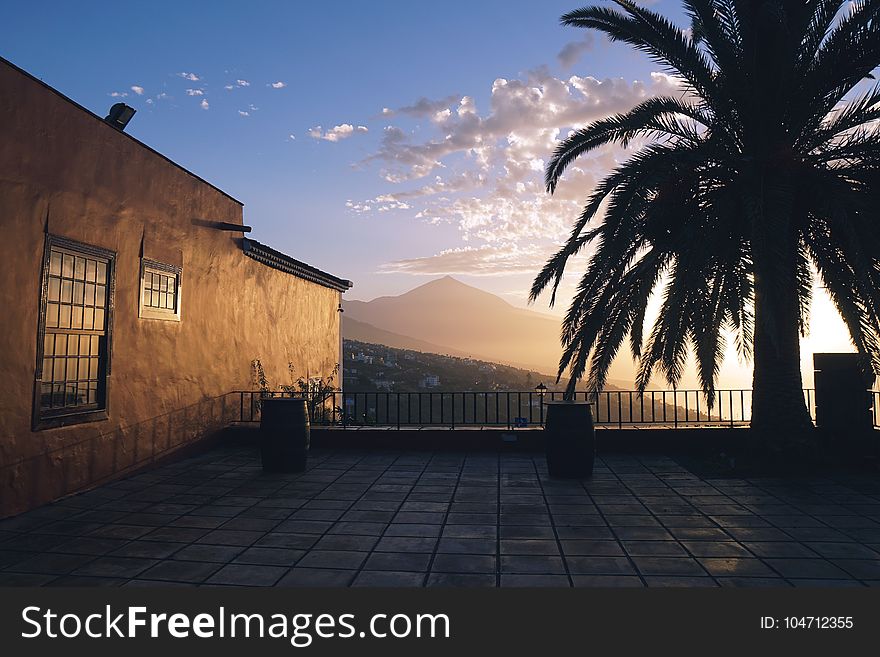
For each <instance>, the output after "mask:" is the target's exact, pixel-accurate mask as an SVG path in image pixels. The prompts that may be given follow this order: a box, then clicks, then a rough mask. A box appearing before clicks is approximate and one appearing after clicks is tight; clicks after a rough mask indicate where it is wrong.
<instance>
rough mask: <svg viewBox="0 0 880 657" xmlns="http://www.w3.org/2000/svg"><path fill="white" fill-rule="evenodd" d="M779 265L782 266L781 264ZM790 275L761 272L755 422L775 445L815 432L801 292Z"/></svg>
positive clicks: (788, 445)
mask: <svg viewBox="0 0 880 657" xmlns="http://www.w3.org/2000/svg"><path fill="white" fill-rule="evenodd" d="M777 271H778V270H777ZM791 272H792V276H791V280H789V281H784V282H783V281H774V282H773V283H774V284H772V285H771V284H769V283H768V280H772V278H773V277H768V276H761V275H758V274H757V273H756V276H755V335H754V366H755V369H754V378H753V384H752V420H751V428H752V430H753V431H754V432H755V433H756V434H757V436H756V437H757V438H758V439H759V440H760V441H761V442H763V443H764V444H765V445H766V446H767V447H769V448H771V449H773V450H774V451H788V450H790V449H792V448H795V449H800V448H802V447H805V446H807V445H809V444H810V443H811V441H812V438H813V431H812V430H813V423H812V420H811V418H810V413H809V410H808V409H807V404H806V401H805V399H804V391H803V383H802V380H801V366H800V334H799V330H798V314H799V306H798V298H797V292H796V289H797V288H796V285H795V281H794V269H793V268H792V269H791Z"/></svg>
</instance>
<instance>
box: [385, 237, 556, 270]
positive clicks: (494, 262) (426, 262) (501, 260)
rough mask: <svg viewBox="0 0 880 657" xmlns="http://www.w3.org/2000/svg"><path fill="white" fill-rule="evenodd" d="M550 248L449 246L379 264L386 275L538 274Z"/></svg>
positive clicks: (507, 245) (504, 245)
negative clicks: (419, 255) (413, 256)
mask: <svg viewBox="0 0 880 657" xmlns="http://www.w3.org/2000/svg"><path fill="white" fill-rule="evenodd" d="M549 254H550V252H549V250H546V249H542V248H539V247H537V246H518V245H516V244H512V243H510V244H499V245H488V244H485V245H482V246H479V247H472V246H465V247H459V248H452V249H445V250H443V251H440V252H439V253H437V254H435V255H430V256H425V257H421V258H408V259H406V260H395V261H394V262H389V263H386V264H384V265H382V266H380V267H379V273H382V274H415V275H420V276H438V275H443V274H460V275H468V276H501V275H507V274H519V273H534V272H535V271H537V270H538V269H540V268H541V266H543V264H544V262H546V260H547V257H548V255H549Z"/></svg>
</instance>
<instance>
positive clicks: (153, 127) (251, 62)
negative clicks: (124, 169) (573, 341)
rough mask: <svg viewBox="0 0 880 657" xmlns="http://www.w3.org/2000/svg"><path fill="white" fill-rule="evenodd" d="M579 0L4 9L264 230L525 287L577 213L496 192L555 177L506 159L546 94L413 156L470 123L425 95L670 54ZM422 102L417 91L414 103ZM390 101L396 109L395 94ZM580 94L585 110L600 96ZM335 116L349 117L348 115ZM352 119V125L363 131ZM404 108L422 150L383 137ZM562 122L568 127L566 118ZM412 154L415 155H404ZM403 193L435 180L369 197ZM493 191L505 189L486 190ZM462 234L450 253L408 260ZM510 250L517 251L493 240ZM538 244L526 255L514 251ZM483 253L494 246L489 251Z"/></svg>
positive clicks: (477, 102)
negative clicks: (639, 48)
mask: <svg viewBox="0 0 880 657" xmlns="http://www.w3.org/2000/svg"><path fill="white" fill-rule="evenodd" d="M664 4H670V5H671V8H672V11H673V12H677V11H678V10H677V7H678V3H676V2H672V3H662V2H661V3H654V5H655V6H656V7H659V8H661V9H664V10H665V9H669V8H664ZM576 6H578V5H577V4H576V3H572V2H555V1H554V2H519V3H517V2H498V1H492V2H486V1H481V2H473V1H470V2H457V1H452V2H445V3H442V5H437V4H433V3H430V4H429V3H419V2H373V3H362V2H340V3H334V4H333V5H332V9H331V8H329V6H326V5H325V6H320V5H319V4H318V3H303V2H248V3H241V2H210V3H208V2H199V3H197V2H150V3H116V4H114V5H112V6H111V5H108V4H107V3H106V2H76V3H69V2H44V3H14V4H10V5H9V6H7V7H6V8H5V10H4V21H3V22H2V23H0V44H2V46H0V54H2V55H3V56H4V57H6V58H7V59H9V60H10V61H12V62H14V63H15V64H17V65H19V66H21V67H22V68H24V69H26V70H27V71H29V72H30V73H32V74H34V75H36V76H37V77H39V78H41V79H43V80H44V81H46V82H47V83H49V84H50V85H52V86H54V87H56V88H57V89H59V90H60V91H61V92H62V93H65V94H67V95H68V96H70V97H71V98H73V99H74V100H76V101H77V102H79V103H81V104H83V105H85V106H86V107H88V108H90V109H92V110H93V111H95V112H96V113H99V114H100V113H103V112H104V111H106V109H107V108H108V107H109V106H110V105H111V104H112V103H113V102H116V101H117V100H124V101H125V102H127V103H129V104H131V105H132V106H134V107H135V108H137V109H138V114H137V116H136V117H135V118H134V119H133V121H132V123H131V124H130V126H129V128H128V130H129V132H130V133H131V134H133V135H134V136H136V137H138V138H139V139H141V140H143V141H144V142H146V143H147V144H149V145H151V146H153V147H154V148H156V149H157V150H159V151H160V152H162V153H164V154H166V155H168V156H169V157H170V158H172V159H173V160H175V161H177V162H179V163H180V164H182V165H183V166H185V167H187V168H189V169H191V170H192V171H194V172H195V173H197V174H199V175H201V176H202V177H204V178H206V179H207V180H209V181H211V182H213V183H214V184H216V185H218V186H219V187H221V188H222V189H224V190H226V191H227V192H229V193H230V194H231V195H233V196H235V197H236V198H238V199H240V200H242V201H243V202H244V203H245V221H246V223H248V224H250V225H253V226H254V229H255V230H254V236H255V237H256V238H258V239H261V240H264V241H266V242H269V243H270V244H272V245H273V246H275V247H276V248H278V249H280V250H283V251H286V252H288V253H290V254H291V255H294V256H295V257H299V258H301V259H303V260H306V261H308V262H310V263H314V264H315V265H317V266H320V267H323V268H325V269H328V270H330V271H332V272H334V273H338V274H340V275H343V276H347V277H349V278H351V279H352V280H354V281H355V283H356V287H355V288H354V290H352V292H351V293H350V294H351V296H352V297H354V298H372V297H374V296H377V295H380V294H388V293H397V292H400V291H402V290H405V289H408V288H410V287H413V286H414V285H416V284H418V283H420V282H423V281H424V280H428V279H429V278H430V277H431V276H433V275H434V274H435V273H452V274H453V275H456V276H458V277H460V278H462V279H463V280H466V281H469V282H472V283H475V284H477V285H479V286H481V287H484V288H487V289H490V290H492V291H494V292H497V293H500V294H504V295H505V298H507V299H508V300H509V301H511V302H513V303H516V304H518V305H521V304H523V303H524V297H523V292H524V290H525V289H526V287H527V285H528V282H529V279H530V277H531V272H532V269H533V267H532V268H530V264H531V263H536V262H537V261H538V260H540V258H541V257H543V255H545V254H546V253H547V252H549V249H550V248H551V246H552V244H554V243H555V242H557V241H558V240H557V239H554V238H557V237H559V228H560V224H561V223H562V222H563V217H562V216H555V215H554V217H553V218H552V223H553V224H554V226H553V228H552V229H551V230H549V231H548V234H547V235H544V236H540V235H535V232H536V231H535V230H525V231H523V230H520V226H519V224H521V223H534V222H535V218H534V216H532V217H531V218H528V217H527V218H519V217H516V216H514V217H509V216H507V214H509V213H510V204H511V203H515V202H516V199H517V198H522V197H525V198H528V199H532V198H535V197H538V196H543V192H540V190H538V189H537V187H536V185H535V184H532V185H530V186H531V187H534V188H535V189H530V190H525V191H521V192H520V194H519V197H518V196H517V194H516V190H515V189H514V190H513V191H509V190H495V191H494V192H493V189H494V187H495V186H496V185H497V184H499V181H501V182H502V183H504V181H505V180H507V182H508V183H509V184H510V185H511V186H513V187H514V188H515V186H516V183H517V182H520V183H522V182H529V183H537V182H539V181H540V172H539V171H537V170H535V171H531V172H530V174H529V176H528V179H525V178H523V176H522V175H508V172H507V171H506V170H505V168H504V160H505V157H504V152H503V151H504V149H505V148H506V147H507V145H506V143H505V142H506V137H507V136H508V132H509V134H512V135H516V134H518V132H521V131H524V132H526V133H528V130H523V129H524V128H526V127H527V125H528V122H529V116H528V114H529V108H528V107H525V108H520V111H519V114H517V115H516V116H511V117H509V119H508V121H507V123H508V124H509V125H506V126H504V127H503V128H502V129H501V130H500V131H499V130H494V131H493V129H491V128H486V129H482V128H480V127H476V128H474V127H471V129H465V128H462V127H461V126H459V132H462V131H464V132H465V133H466V136H465V138H464V145H463V146H462V148H460V149H458V150H453V151H452V152H450V153H448V154H443V155H442V157H438V158H437V159H436V162H437V163H438V166H436V167H433V168H431V170H430V171H429V172H428V173H424V167H423V168H422V169H417V173H415V174H414V173H413V167H418V164H413V163H412V162H409V161H408V160H406V158H417V157H420V154H419V152H418V151H419V149H418V147H419V146H427V145H429V144H432V143H437V142H442V141H443V140H444V139H445V138H446V136H447V135H448V134H450V133H452V132H454V131H455V130H456V126H449V127H447V126H443V125H440V124H439V123H438V122H437V121H434V120H432V116H430V115H428V114H425V113H422V114H418V113H417V112H416V111H415V108H414V107H413V106H415V105H416V104H417V103H418V101H419V100H420V99H429V100H431V101H445V107H446V108H447V109H449V110H450V111H451V112H452V113H453V118H455V117H456V116H457V111H458V109H459V108H460V101H461V99H462V98H464V97H465V96H467V97H469V98H471V99H472V100H473V106H474V107H475V108H476V113H475V115H476V116H478V117H480V118H481V119H491V117H492V115H493V113H494V112H495V111H497V112H503V111H504V105H503V104H504V103H507V104H508V106H509V105H512V104H515V103H516V99H515V98H500V97H498V98H496V99H495V100H496V102H497V103H498V105H499V107H498V108H497V110H493V107H492V106H490V103H491V102H492V101H493V96H497V94H493V84H494V83H495V81H496V80H498V79H499V78H503V79H505V80H508V81H511V82H520V83H522V84H523V85H524V87H525V88H526V89H537V90H538V91H539V93H540V92H541V90H542V89H543V86H544V85H545V84H546V83H547V81H555V80H561V81H565V80H567V79H569V78H570V77H571V76H579V77H583V78H587V77H592V78H596V79H597V80H599V81H602V80H606V79H615V80H618V81H619V83H620V84H621V85H623V86H626V85H627V84H631V83H633V82H634V81H643V82H646V83H647V84H650V81H651V72H652V71H655V70H657V67H656V66H655V65H653V64H651V63H650V62H648V61H647V60H646V59H645V58H644V57H641V56H639V55H637V54H634V53H632V52H630V51H629V50H628V49H626V48H624V47H620V46H611V45H609V44H607V43H605V42H603V41H601V40H600V39H598V38H596V39H594V40H593V41H592V43H591V44H588V43H587V42H586V41H583V39H584V35H585V33H584V32H583V31H582V30H576V29H572V28H564V27H561V26H560V25H559V21H558V19H559V16H560V15H561V14H562V13H564V12H565V11H568V10H571V9H574V8H575V7H576ZM573 43H574V44H579V45H570V46H569V52H570V56H569V58H568V59H567V60H565V61H562V60H561V59H560V57H559V56H558V55H559V54H560V52H561V51H562V50H563V48H565V47H566V45H567V44H573ZM580 44H583V45H580ZM563 59H565V58H563ZM542 67H543V68H542ZM536 72H537V73H536ZM182 74H188V75H187V76H186V77H184V76H183V75H182ZM190 78H198V79H197V80H196V79H190ZM239 80H240V81H245V82H247V86H243V83H241V82H237V81H239ZM279 82H280V83H283V85H284V86H283V87H280V86H279V85H277V83H279ZM273 83H275V84H276V87H278V88H275V87H272V86H270V85H272V84H273ZM228 86H231V87H232V89H227V88H226V87H228ZM133 87H137V88H138V89H136V90H133ZM140 90H142V93H138V91H140ZM612 93H613V90H612ZM111 94H125V96H118V97H114V96H111ZM188 94H194V95H188ZM638 96H639V94H638V93H629V94H627V93H625V92H624V93H623V95H622V97H621V98H620V99H619V101H618V102H614V101H613V100H611V99H609V98H605V97H603V95H602V93H597V94H595V100H594V99H592V98H590V97H588V96H579V95H578V94H577V92H575V91H574V90H572V97H571V99H570V100H571V101H572V103H574V102H575V101H587V102H585V103H584V104H585V105H588V104H589V103H591V102H596V103H599V105H600V108H599V109H600V113H601V110H602V109H604V108H605V107H606V106H607V108H609V109H617V108H620V109H624V108H625V106H626V105H627V104H628V103H629V101H630V100H632V99H637V97H638ZM203 103H206V107H207V109H203V107H202V104H203ZM440 105H443V103H439V104H437V107H440ZM407 107H410V108H413V109H412V110H411V111H409V112H402V113H401V112H398V111H396V110H398V109H400V108H407ZM384 108H388V109H390V110H395V111H394V112H393V113H390V114H389V113H388V112H387V110H386V113H385V114H383V109H384ZM508 109H509V107H508ZM242 113H246V114H247V115H244V114H242ZM582 114H583V117H582V118H583V120H587V119H589V118H592V117H594V116H595V115H596V114H597V112H596V111H589V110H587V111H584V112H582ZM577 118H581V117H577ZM550 123H553V121H552V120H551V121H550ZM545 125H549V124H547V123H546V121H545ZM317 126H321V131H320V135H321V136H322V137H324V138H316V136H317V135H318V134H319V133H318V132H317V131H313V133H312V134H313V135H315V136H310V133H309V131H310V130H311V129H313V128H316V127H317ZM335 126H343V128H341V129H340V130H338V131H336V133H334V132H333V128H334V127H335ZM345 126H351V133H350V136H346V134H345V130H346V129H347V128H346V127H345ZM389 127H390V128H394V129H396V130H399V131H400V132H401V134H402V135H403V136H404V137H405V139H406V143H407V147H408V150H406V148H404V147H401V146H400V145H399V144H398V148H397V150H395V149H394V148H392V149H385V151H384V153H385V155H384V156H381V155H380V156H378V157H377V154H380V153H382V152H383V149H382V146H383V138H384V137H387V136H388V134H389V133H388V131H387V130H386V128H389ZM559 128H560V129H561V130H562V132H561V133H560V134H562V136H564V134H565V131H566V130H567V129H568V126H564V125H560V126H559ZM328 130H329V131H331V132H330V133H329V134H328V132H327V131H328ZM481 132H483V133H485V132H488V133H489V134H486V135H482V136H481V134H480V133H481ZM328 136H329V137H330V139H333V138H334V136H339V137H341V138H338V139H337V140H336V141H330V140H327V139H326V137H328ZM474 136H477V137H478V138H481V139H482V138H485V140H486V142H489V141H493V140H494V141H495V142H496V143H491V144H487V145H486V148H489V149H490V150H491V149H494V151H496V152H494V153H487V154H485V156H486V157H491V158H493V162H491V163H487V162H479V161H478V160H479V157H478V156H477V155H475V153H474V152H473V151H472V150H470V149H468V148H467V146H468V144H467V140H468V139H472V138H474ZM533 136H534V135H530V134H526V137H527V138H529V139H532V138H533ZM556 136H558V135H556ZM533 141H535V140H534V139H533ZM537 141H539V142H540V141H544V142H546V143H544V144H541V143H535V144H533V145H532V146H531V147H530V149H531V150H532V151H537V152H532V153H529V155H539V156H540V157H546V155H547V153H545V152H543V151H546V150H548V148H549V145H550V144H551V142H550V141H548V140H546V139H543V138H542V139H540V140H537ZM486 142H484V143H486ZM542 145H543V146H547V147H548V148H543V149H542V148H541V146H542ZM401 150H403V151H405V152H403V153H401V152H400V151H401ZM395 157H403V158H404V159H403V160H400V161H394V160H393V159H388V158H395ZM533 159H534V158H533ZM536 166H537V165H536ZM422 174H424V175H422ZM480 174H482V177H480ZM419 175H420V176H422V177H416V176H419ZM387 178H391V179H394V180H399V179H401V178H406V180H403V181H398V182H389V180H387ZM456 180H458V181H459V187H460V188H461V190H460V191H458V192H456V193H442V194H441V193H435V194H424V193H423V192H424V190H425V189H426V188H428V187H431V186H434V187H436V186H437V183H438V182H440V183H443V184H446V185H450V184H451V185H453V188H454V186H455V184H456V183H455V182H454V181H456ZM571 191H572V192H575V191H577V196H578V197H579V198H580V197H584V196H585V195H586V193H587V192H588V189H585V188H579V187H576V186H575V184H574V183H572V185H571ZM398 193H403V194H404V195H406V194H412V193H415V194H418V196H410V197H409V198H408V199H406V200H403V199H401V200H396V201H390V202H386V203H382V202H373V203H369V204H367V203H365V202H366V201H369V200H374V199H377V198H382V197H383V196H385V197H387V196H389V195H394V194H398ZM487 195H491V196H492V199H490V202H487V203H486V206H485V209H484V210H479V209H478V206H479V205H480V203H481V202H482V201H483V200H484V199H485V198H486V197H487ZM455 199H465V200H470V202H469V205H467V206H466V207H465V206H462V208H461V210H462V211H461V212H455V211H450V210H449V209H448V208H443V207H442V206H444V205H447V206H448V205H449V203H450V202H451V201H454V200H455ZM438 208H439V209H440V210H442V211H440V210H438ZM574 209H576V207H575V206H574V205H572V207H571V208H569V210H574ZM481 211H482V212H484V214H485V216H484V217H482V218H481V217H480V216H478V215H479V213H480V212H481ZM561 212H562V211H561V210H560V211H559V212H557V214H559V213H561ZM570 216H571V213H570V212H569V213H568V214H566V215H565V221H566V222H567V221H568V219H569V218H570ZM499 217H501V218H500V219H499ZM475 224H476V225H478V226H480V227H481V228H482V230H475ZM538 238H541V239H538ZM544 238H546V239H544ZM538 242H540V246H537V243H538ZM456 249H457V250H458V251H453V252H452V254H451V256H450V254H449V253H447V257H446V258H445V260H444V259H442V258H441V259H440V260H439V261H434V262H432V261H430V260H428V261H420V262H419V263H417V264H413V263H411V264H409V265H408V266H403V265H399V264H394V263H399V262H400V261H402V260H407V259H412V258H430V257H431V256H436V255H438V254H441V253H443V252H448V251H449V250H456ZM480 250H482V251H480ZM496 250H497V251H498V253H500V254H501V255H500V256H497V258H496V259H495V260H492V258H493V257H495V251H496ZM523 250H525V251H526V252H527V253H525V254H524V258H523V259H522V261H521V262H520V263H519V264H514V263H513V262H512V261H514V260H516V259H517V254H520V253H522V251H523ZM475 258H478V259H482V261H486V260H487V258H488V262H489V265H488V266H486V265H485V262H482V263H475V262H473V261H474V260H475ZM498 258H500V260H499V259H498ZM493 263H494V264H493ZM401 272H408V273H401ZM476 272H479V273H480V274H481V275H480V276H475V275H473V274H474V273H476Z"/></svg>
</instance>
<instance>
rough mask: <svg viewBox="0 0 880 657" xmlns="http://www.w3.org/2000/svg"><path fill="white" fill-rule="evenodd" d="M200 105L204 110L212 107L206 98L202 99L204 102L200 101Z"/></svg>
mask: <svg viewBox="0 0 880 657" xmlns="http://www.w3.org/2000/svg"><path fill="white" fill-rule="evenodd" d="M199 106H200V107H201V108H202V109H203V110H206V109H208V108H209V107H210V105H208V101H207V100H206V99H204V98H203V99H202V102H201V103H199Z"/></svg>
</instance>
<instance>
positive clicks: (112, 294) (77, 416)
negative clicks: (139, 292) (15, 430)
mask: <svg viewBox="0 0 880 657" xmlns="http://www.w3.org/2000/svg"><path fill="white" fill-rule="evenodd" d="M53 248H57V249H60V250H62V251H64V250H66V251H72V252H73V253H74V254H75V255H80V256H86V257H92V258H100V259H102V260H106V262H107V299H106V310H105V316H104V321H105V328H104V343H105V345H106V347H105V354H104V357H103V363H101V362H100V360H99V363H98V367H99V370H98V390H99V393H98V397H99V402H98V404H99V407H98V408H94V407H90V408H87V409H84V410H76V408H75V407H74V408H71V409H69V410H67V411H65V410H63V409H62V410H59V411H51V412H48V413H47V412H45V411H43V409H42V408H41V407H42V383H43V356H44V350H45V340H46V332H47V331H46V314H47V304H48V301H49V268H50V261H51V257H52V249H53ZM115 298H116V252H115V251H111V250H109V249H105V248H102V247H98V246H94V245H92V244H86V243H83V242H78V241H76V240H72V239H70V238H67V237H62V236H60V235H53V234H49V233H47V234H46V238H45V241H44V246H43V262H42V266H41V268H40V305H39V308H40V312H39V317H38V320H37V321H38V324H37V348H36V363H35V365H34V398H33V404H32V420H31V429H32V430H33V431H41V430H44V429H53V428H57V427H64V426H69V425H73V424H81V423H85V422H99V421H101V420H106V419H108V418H109V417H110V388H111V380H112V377H111V363H112V354H113V309H114V300H115ZM102 365H103V368H102ZM102 369H103V371H102ZM102 381H103V386H102V385H101V382H102Z"/></svg>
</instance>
